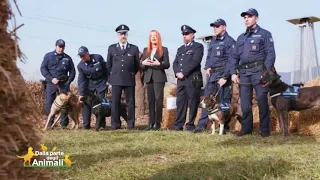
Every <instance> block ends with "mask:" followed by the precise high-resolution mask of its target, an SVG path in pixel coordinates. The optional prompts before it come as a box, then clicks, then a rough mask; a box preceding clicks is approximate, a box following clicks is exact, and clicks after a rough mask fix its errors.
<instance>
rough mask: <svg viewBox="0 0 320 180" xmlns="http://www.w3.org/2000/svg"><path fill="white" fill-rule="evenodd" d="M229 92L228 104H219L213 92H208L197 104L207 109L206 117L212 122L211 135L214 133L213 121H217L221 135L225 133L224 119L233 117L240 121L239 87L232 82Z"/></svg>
mask: <svg viewBox="0 0 320 180" xmlns="http://www.w3.org/2000/svg"><path fill="white" fill-rule="evenodd" d="M231 93H232V99H231V103H230V104H228V105H222V104H220V103H219V100H218V99H217V98H216V97H217V95H216V94H215V93H210V94H209V95H208V96H205V97H204V98H203V99H202V101H201V102H200V104H199V107H201V108H206V109H207V112H208V119H209V121H211V123H212V124H211V135H214V134H215V121H218V122H219V125H220V129H219V135H223V134H224V133H225V130H224V124H225V119H231V118H232V117H235V118H236V119H237V120H238V121H240V120H241V118H242V111H241V106H240V100H239V87H237V86H236V85H234V84H233V85H232V92H231Z"/></svg>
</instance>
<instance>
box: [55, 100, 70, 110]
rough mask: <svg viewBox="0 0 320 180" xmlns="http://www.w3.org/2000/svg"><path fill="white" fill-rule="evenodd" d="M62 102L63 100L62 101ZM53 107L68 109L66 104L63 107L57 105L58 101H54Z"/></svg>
mask: <svg viewBox="0 0 320 180" xmlns="http://www.w3.org/2000/svg"><path fill="white" fill-rule="evenodd" d="M60 100H61V98H60ZM61 101H62V100H61ZM53 105H54V106H56V107H57V108H58V109H66V108H67V105H66V104H64V105H62V106H61V105H60V104H58V103H57V101H56V100H54V101H53Z"/></svg>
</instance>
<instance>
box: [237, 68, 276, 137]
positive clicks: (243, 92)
mask: <svg viewBox="0 0 320 180" xmlns="http://www.w3.org/2000/svg"><path fill="white" fill-rule="evenodd" d="M260 78H261V74H254V75H249V76H245V75H241V74H240V99H241V101H240V104H241V109H242V113H243V117H242V120H241V121H240V122H241V126H242V131H244V132H252V130H253V114H252V91H253V90H252V87H253V88H254V90H255V92H256V98H257V102H258V107H259V118H260V131H261V132H266V133H269V132H270V110H269V104H268V96H267V89H266V88H264V87H262V85H261V84H259V80H260ZM242 83H243V84H242ZM247 83H249V84H250V83H252V86H251V85H247Z"/></svg>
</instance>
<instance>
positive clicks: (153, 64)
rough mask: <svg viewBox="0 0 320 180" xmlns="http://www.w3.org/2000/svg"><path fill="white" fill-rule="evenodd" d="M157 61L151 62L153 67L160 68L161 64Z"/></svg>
mask: <svg viewBox="0 0 320 180" xmlns="http://www.w3.org/2000/svg"><path fill="white" fill-rule="evenodd" d="M154 59H155V61H153V62H151V65H152V66H159V65H160V62H159V61H158V59H156V58H154Z"/></svg>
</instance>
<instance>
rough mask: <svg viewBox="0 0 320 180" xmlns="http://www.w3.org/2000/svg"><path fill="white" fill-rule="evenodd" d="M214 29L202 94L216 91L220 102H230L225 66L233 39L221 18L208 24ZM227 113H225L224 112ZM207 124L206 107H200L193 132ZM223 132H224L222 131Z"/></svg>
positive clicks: (204, 127) (229, 81)
mask: <svg viewBox="0 0 320 180" xmlns="http://www.w3.org/2000/svg"><path fill="white" fill-rule="evenodd" d="M210 26H211V27H213V29H214V33H215V38H214V39H212V40H211V41H210V45H209V49H208V55H207V61H206V65H205V70H206V75H207V76H210V77H209V80H208V83H207V85H206V87H205V90H204V95H205V96H207V95H209V94H210V93H212V92H213V93H218V96H219V97H220V98H219V99H220V101H221V103H225V104H226V105H227V104H228V103H230V100H231V95H230V93H231V92H230V88H231V87H230V86H231V76H230V74H229V69H228V67H226V66H227V62H228V58H229V56H230V55H231V53H232V51H233V49H234V45H235V40H234V39H233V38H232V37H231V36H230V35H229V34H228V33H227V31H226V28H227V27H226V26H227V25H226V22H225V21H224V20H223V19H217V20H216V21H215V22H214V23H211V24H210ZM225 114H227V113H225ZM229 120H230V119H228V120H227V121H226V122H225V129H226V130H228V129H229V125H228V124H229ZM207 124H208V114H207V110H206V109H202V114H201V117H200V119H199V122H198V127H197V128H196V129H195V130H194V131H193V132H194V133H198V132H202V131H204V130H205V129H206V127H207ZM224 133H225V132H224Z"/></svg>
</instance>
